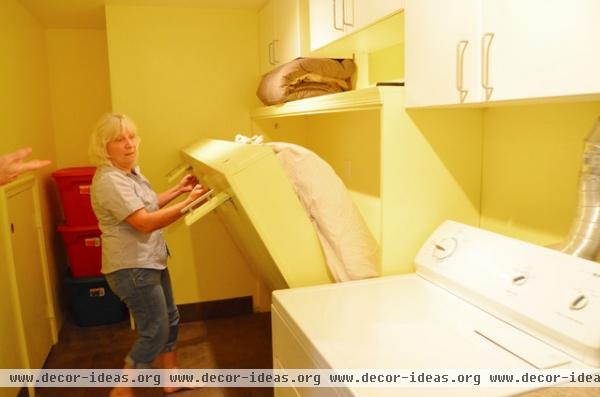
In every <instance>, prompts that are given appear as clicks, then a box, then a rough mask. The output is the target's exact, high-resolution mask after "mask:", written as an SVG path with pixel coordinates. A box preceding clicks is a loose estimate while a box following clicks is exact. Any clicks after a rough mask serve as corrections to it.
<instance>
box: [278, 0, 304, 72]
mask: <svg viewBox="0 0 600 397" xmlns="http://www.w3.org/2000/svg"><path fill="white" fill-rule="evenodd" d="M275 26H276V37H275V42H274V44H273V46H274V47H273V58H274V59H273V61H274V63H275V64H276V65H280V64H282V63H285V62H289V61H291V60H292V59H295V58H297V57H299V56H300V3H299V0H275Z"/></svg>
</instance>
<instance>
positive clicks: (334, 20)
mask: <svg viewBox="0 0 600 397" xmlns="http://www.w3.org/2000/svg"><path fill="white" fill-rule="evenodd" d="M336 1H337V0H332V2H333V28H334V29H335V30H341V31H344V25H342V27H341V28H340V27H338V26H337V18H336V16H337V8H336V6H335V3H336ZM343 1H344V0H342V12H343V11H344V10H343V5H344V3H343ZM343 19H344V17H343V16H342V23H343V22H344V21H343Z"/></svg>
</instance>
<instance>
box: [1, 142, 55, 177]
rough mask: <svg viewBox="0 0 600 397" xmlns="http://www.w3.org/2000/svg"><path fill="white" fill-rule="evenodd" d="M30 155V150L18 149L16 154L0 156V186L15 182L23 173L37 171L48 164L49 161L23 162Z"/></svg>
mask: <svg viewBox="0 0 600 397" xmlns="http://www.w3.org/2000/svg"><path fill="white" fill-rule="evenodd" d="M30 154H31V148H24V149H19V150H17V151H16V152H13V153H9V154H6V155H4V156H0V185H4V184H6V183H8V182H11V181H13V180H15V179H16V178H17V177H18V176H19V175H21V174H23V173H24V172H28V171H33V170H37V169H38V168H42V167H45V166H47V165H48V164H50V161H49V160H30V161H23V160H24V159H25V157H27V156H29V155H30Z"/></svg>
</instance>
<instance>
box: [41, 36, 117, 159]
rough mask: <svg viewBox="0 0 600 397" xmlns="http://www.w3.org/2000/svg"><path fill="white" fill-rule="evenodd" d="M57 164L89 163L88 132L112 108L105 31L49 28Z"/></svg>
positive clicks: (48, 39) (47, 37) (47, 38)
mask: <svg viewBox="0 0 600 397" xmlns="http://www.w3.org/2000/svg"><path fill="white" fill-rule="evenodd" d="M46 45H47V49H48V66H49V71H50V93H51V103H52V120H53V124H54V140H55V144H56V167H57V168H64V167H75V166H82V165H88V164H89V160H88V156H87V145H88V140H89V135H90V132H91V130H92V127H93V126H94V124H95V122H96V120H98V118H99V115H101V114H102V113H106V112H109V111H110V109H111V105H110V82H109V76H108V52H107V47H106V31H105V30H95V29H49V30H46Z"/></svg>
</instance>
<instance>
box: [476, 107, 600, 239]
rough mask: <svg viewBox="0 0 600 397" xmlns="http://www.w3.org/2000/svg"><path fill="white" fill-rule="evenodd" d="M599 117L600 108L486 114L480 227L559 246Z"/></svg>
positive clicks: (509, 109) (515, 109)
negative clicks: (586, 148)
mask: <svg viewBox="0 0 600 397" xmlns="http://www.w3.org/2000/svg"><path fill="white" fill-rule="evenodd" d="M599 116H600V102H587V103H563V104H544V105H523V106H510V107H497V108H489V109H486V110H485V111H484V140H483V171H482V172H483V179H482V181H483V182H482V210H481V226H482V227H484V228H486V229H490V230H493V231H497V232H499V233H503V234H507V235H510V236H514V237H517V238H521V239H524V240H527V241H530V242H533V243H536V244H542V245H548V244H553V243H556V242H559V241H562V240H563V239H564V238H565V236H566V234H567V233H568V231H569V227H570V225H571V221H572V220H573V218H574V216H575V210H576V207H577V182H578V174H579V170H580V168H581V154H582V153H583V140H584V138H585V137H586V135H587V134H588V133H589V132H590V131H591V129H592V126H593V125H594V123H595V122H596V120H597V119H598V117H599Z"/></svg>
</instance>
